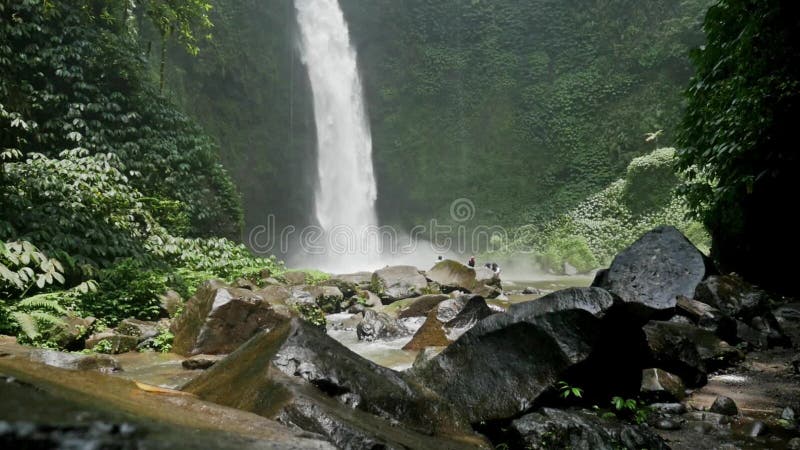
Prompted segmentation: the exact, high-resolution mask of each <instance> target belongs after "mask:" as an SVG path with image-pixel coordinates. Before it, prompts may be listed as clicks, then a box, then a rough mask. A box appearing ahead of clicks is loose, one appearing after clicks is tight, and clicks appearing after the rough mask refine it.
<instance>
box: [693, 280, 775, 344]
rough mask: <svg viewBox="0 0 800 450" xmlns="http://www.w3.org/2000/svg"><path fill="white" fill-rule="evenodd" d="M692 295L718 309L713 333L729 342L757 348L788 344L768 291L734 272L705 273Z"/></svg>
mask: <svg viewBox="0 0 800 450" xmlns="http://www.w3.org/2000/svg"><path fill="white" fill-rule="evenodd" d="M695 297H696V298H697V299H698V300H700V301H702V302H703V303H706V304H708V305H710V306H712V307H713V308H715V309H716V310H717V311H718V314H717V316H718V317H719V319H718V321H717V324H716V332H717V335H718V336H719V337H720V338H722V339H724V340H726V341H728V342H729V343H731V344H738V343H745V344H746V345H747V346H748V347H749V348H759V349H762V348H767V347H771V346H776V345H789V344H790V342H789V340H788V338H787V337H786V335H785V334H784V332H783V330H782V329H781V326H780V324H779V322H778V320H777V319H776V318H775V316H774V315H773V314H772V311H770V309H769V303H770V301H769V295H768V294H767V293H766V292H764V291H762V290H761V289H759V288H757V287H755V286H753V285H751V284H749V283H747V282H746V281H744V280H742V279H741V278H740V277H739V276H738V275H736V274H730V275H721V276H711V277H708V279H706V280H704V281H703V282H702V283H701V284H700V285H699V286H698V287H697V290H696V292H695Z"/></svg>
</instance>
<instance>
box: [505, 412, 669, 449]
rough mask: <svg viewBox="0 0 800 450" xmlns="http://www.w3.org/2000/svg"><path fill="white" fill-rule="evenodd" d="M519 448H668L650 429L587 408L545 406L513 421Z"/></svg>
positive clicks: (512, 424) (513, 430)
mask: <svg viewBox="0 0 800 450" xmlns="http://www.w3.org/2000/svg"><path fill="white" fill-rule="evenodd" d="M511 430H512V433H514V434H516V435H517V436H518V440H519V441H521V442H520V443H521V444H522V445H519V448H522V447H523V446H524V448H526V449H532V450H551V449H571V450H618V449H630V450H639V449H643V448H646V449H651V450H656V449H668V448H669V447H668V446H667V445H666V444H665V443H664V441H663V440H662V439H661V438H660V437H659V436H658V435H656V434H655V433H653V432H652V431H650V430H649V429H647V428H644V427H640V426H636V425H631V424H627V423H624V422H621V421H619V420H618V419H616V418H601V417H599V416H598V415H597V414H596V413H594V412H591V411H587V410H559V409H552V408H542V409H541V410H539V411H536V412H534V413H531V414H527V415H525V416H522V417H520V418H519V419H516V420H514V421H513V422H511Z"/></svg>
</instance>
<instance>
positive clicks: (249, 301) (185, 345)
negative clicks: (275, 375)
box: [171, 281, 291, 356]
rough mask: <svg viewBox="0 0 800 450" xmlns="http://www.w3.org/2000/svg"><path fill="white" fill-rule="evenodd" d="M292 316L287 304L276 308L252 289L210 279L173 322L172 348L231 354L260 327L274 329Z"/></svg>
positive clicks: (184, 352)
mask: <svg viewBox="0 0 800 450" xmlns="http://www.w3.org/2000/svg"><path fill="white" fill-rule="evenodd" d="M289 317H291V314H290V313H289V312H288V310H287V309H286V308H285V307H284V308H282V309H281V308H277V307H273V306H272V305H270V304H269V303H268V302H266V301H264V299H263V298H262V297H260V296H259V295H256V294H255V293H253V292H251V291H248V290H245V289H238V288H232V287H229V286H226V285H225V284H223V283H221V282H219V281H209V282H206V283H204V284H203V285H202V286H201V287H200V289H198V290H197V293H195V295H194V296H193V297H192V298H191V299H189V301H188V302H186V307H185V310H184V312H183V314H181V315H180V316H179V317H177V318H176V319H175V320H174V322H173V323H172V327H171V330H172V333H173V334H174V335H175V339H174V341H173V344H172V351H173V352H175V353H177V354H180V355H187V356H191V355H197V354H201V353H204V354H212V355H216V354H226V353H230V352H232V351H234V350H235V349H236V348H237V347H238V346H240V345H241V344H243V343H244V342H246V341H247V340H248V339H250V338H251V337H252V336H253V335H254V334H255V333H256V332H257V331H258V330H260V329H262V328H266V329H270V328H273V327H275V326H277V325H278V324H280V323H283V322H285V321H286V320H287V319H288V318H289Z"/></svg>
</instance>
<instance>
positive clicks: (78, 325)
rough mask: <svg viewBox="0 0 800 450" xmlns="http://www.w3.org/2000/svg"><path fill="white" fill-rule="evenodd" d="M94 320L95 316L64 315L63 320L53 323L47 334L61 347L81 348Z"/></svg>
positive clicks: (69, 348)
mask: <svg viewBox="0 0 800 450" xmlns="http://www.w3.org/2000/svg"><path fill="white" fill-rule="evenodd" d="M94 322H95V318H94V317H87V318H83V317H78V316H71V315H70V316H64V317H62V318H61V322H60V323H58V324H56V325H53V326H52V327H51V328H50V329H49V330H47V332H46V334H47V335H48V340H50V341H52V342H53V343H55V344H56V345H58V347H59V348H65V349H68V350H79V349H82V348H83V347H84V341H85V340H86V337H87V336H88V335H89V332H90V330H91V329H92V325H94Z"/></svg>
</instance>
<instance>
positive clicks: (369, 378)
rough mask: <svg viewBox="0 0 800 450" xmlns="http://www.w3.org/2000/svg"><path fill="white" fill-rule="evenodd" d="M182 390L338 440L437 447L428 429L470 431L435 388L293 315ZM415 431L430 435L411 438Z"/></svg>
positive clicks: (351, 444) (355, 443)
mask: <svg viewBox="0 0 800 450" xmlns="http://www.w3.org/2000/svg"><path fill="white" fill-rule="evenodd" d="M184 390H186V391H188V392H191V393H194V394H196V395H198V396H199V397H200V398H203V399H206V400H209V401H212V402H215V403H219V404H223V405H226V406H230V407H233V408H237V409H243V410H245V411H251V412H254V413H256V414H260V415H263V416H265V417H271V418H276V419H278V420H280V421H282V422H284V423H286V424H288V425H293V426H298V427H300V428H302V429H304V430H306V431H311V432H314V433H319V434H322V435H324V436H325V437H326V438H328V439H330V440H331V441H332V442H334V444H336V445H337V446H339V447H346V448H376V447H375V446H381V445H382V446H385V447H406V448H423V447H425V445H423V444H422V443H421V442H429V443H430V444H429V445H430V446H431V447H432V448H442V446H441V445H440V444H438V443H437V441H436V439H435V438H432V437H430V436H431V435H436V434H439V433H447V434H450V435H453V434H457V433H462V434H464V435H468V436H472V432H471V429H470V428H469V425H468V423H466V422H465V421H463V419H461V418H460V417H459V416H458V414H457V413H456V412H455V411H454V410H453V409H451V408H450V407H449V406H448V405H447V404H446V403H443V402H442V401H441V400H440V399H438V398H437V397H436V396H435V395H434V394H433V393H432V392H430V391H428V390H427V389H425V388H423V387H421V386H420V385H418V384H417V383H415V382H414V381H413V380H412V379H410V378H408V377H406V376H405V375H403V374H401V373H398V372H395V371H392V370H390V369H387V368H384V367H381V366H378V365H376V364H374V363H372V362H370V361H368V360H366V359H364V358H362V357H360V356H358V355H356V354H355V353H353V352H351V351H350V350H348V349H347V348H346V347H344V346H343V345H341V344H340V343H338V342H337V341H335V340H334V339H332V338H330V337H329V336H327V335H326V334H325V332H324V331H323V330H319V329H318V328H316V327H313V326H311V325H310V324H308V323H306V322H303V321H301V320H298V319H293V320H291V321H289V322H286V323H285V324H282V325H281V326H280V327H278V328H276V329H274V330H272V331H271V332H269V333H267V332H261V333H259V334H257V335H256V336H254V337H253V338H252V339H251V340H250V341H248V342H247V343H246V344H245V345H243V346H241V347H240V348H239V349H238V350H237V351H236V352H234V353H232V354H231V355H229V356H228V358H226V359H224V360H223V361H220V362H219V363H217V364H216V365H214V367H212V368H210V369H209V370H208V371H206V372H204V373H202V374H201V375H200V376H199V377H197V378H196V379H194V380H193V381H191V382H190V383H189V384H188V385H187V386H186V388H185V389H184ZM389 424H395V425H397V426H387V425H389ZM408 430H411V431H408ZM415 433H423V434H425V435H428V437H427V439H426V440H423V441H420V442H415V441H414V439H419V437H421V436H419V435H415ZM415 436H417V437H415ZM473 439H475V438H474V436H473ZM463 444H464V445H465V446H466V447H470V445H469V444H468V443H467V442H464V443H463ZM365 445H367V447H364V446H365ZM370 445H371V446H370ZM450 446H451V448H456V446H454V444H453V443H452V442H451V443H450ZM445 448H446V447H445Z"/></svg>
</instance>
